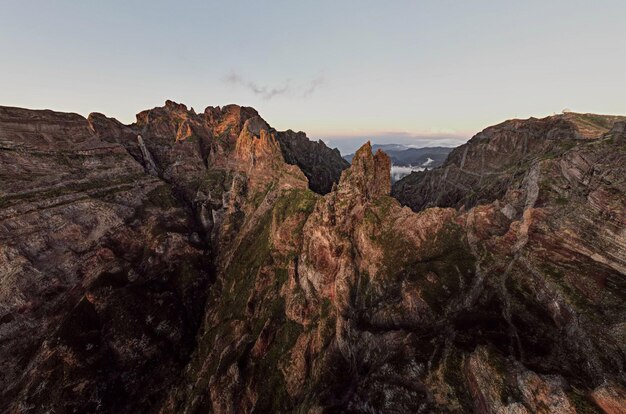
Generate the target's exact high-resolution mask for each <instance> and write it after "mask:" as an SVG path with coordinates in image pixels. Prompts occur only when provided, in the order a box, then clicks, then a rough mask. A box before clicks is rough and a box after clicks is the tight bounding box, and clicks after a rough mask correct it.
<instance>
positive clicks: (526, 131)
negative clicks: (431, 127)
mask: <svg viewBox="0 0 626 414" xmlns="http://www.w3.org/2000/svg"><path fill="white" fill-rule="evenodd" d="M624 120H626V117H616V116H606V115H592V114H576V113H565V114H563V115H555V116H551V117H548V118H543V119H535V118H531V119H528V120H518V119H514V120H510V121H506V122H503V123H502V124H499V125H495V126H492V127H489V128H487V129H485V130H484V131H482V132H480V133H479V134H477V135H476V136H475V137H473V138H472V139H471V140H470V141H468V142H467V143H466V144H464V145H461V146H460V147H458V148H456V149H455V150H454V151H452V153H450V155H449V156H448V158H447V159H446V161H445V162H444V163H443V165H442V166H441V167H439V168H436V169H434V170H429V171H423V172H414V173H412V174H410V175H409V176H407V177H404V178H403V179H401V180H399V181H398V182H397V183H396V184H395V185H394V190H393V195H394V197H396V198H397V199H398V200H399V201H400V202H401V203H402V204H403V205H407V206H409V207H411V208H412V209H413V210H415V211H419V210H421V209H424V208H426V207H434V206H439V207H465V208H469V207H473V206H475V205H477V204H486V203H490V202H492V201H494V200H496V199H498V198H500V197H502V196H503V195H504V194H505V193H506V191H507V189H508V188H509V187H510V186H512V185H518V184H519V181H520V179H521V178H522V177H523V176H524V174H525V172H526V171H527V170H528V168H529V166H530V164H531V163H532V162H533V161H534V160H535V159H537V158H544V159H548V158H554V157H557V156H560V155H561V154H563V153H565V152H566V151H567V150H569V149H571V148H572V147H574V146H576V145H577V144H578V143H580V142H584V141H585V140H592V139H597V138H599V137H601V136H602V134H605V133H607V132H608V131H609V130H610V129H611V128H612V126H613V124H614V123H615V122H617V121H624Z"/></svg>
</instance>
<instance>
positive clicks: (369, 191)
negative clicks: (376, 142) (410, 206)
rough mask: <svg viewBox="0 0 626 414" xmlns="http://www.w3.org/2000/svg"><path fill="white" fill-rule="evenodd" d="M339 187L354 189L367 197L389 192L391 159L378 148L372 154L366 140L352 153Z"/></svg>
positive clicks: (370, 145)
mask: <svg viewBox="0 0 626 414" xmlns="http://www.w3.org/2000/svg"><path fill="white" fill-rule="evenodd" d="M339 187H340V188H341V187H344V188H345V187H349V188H352V189H356V190H357V191H358V192H359V193H360V194H363V195H364V196H365V197H367V198H378V197H380V196H384V195H389V193H390V192H391V159H390V158H389V156H388V155H387V154H385V153H384V152H383V151H381V150H380V149H379V150H378V151H376V154H374V155H373V154H372V144H371V143H370V142H369V141H367V142H366V143H365V144H363V146H361V148H359V150H358V151H357V152H356V153H355V154H354V158H353V159H352V166H351V167H350V168H349V169H348V170H346V171H344V173H343V174H342V176H341V180H340V182H339Z"/></svg>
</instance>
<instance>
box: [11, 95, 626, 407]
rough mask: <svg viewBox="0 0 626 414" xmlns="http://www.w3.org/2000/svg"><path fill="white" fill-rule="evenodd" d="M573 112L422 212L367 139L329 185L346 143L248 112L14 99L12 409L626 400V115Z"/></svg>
mask: <svg viewBox="0 0 626 414" xmlns="http://www.w3.org/2000/svg"><path fill="white" fill-rule="evenodd" d="M565 118H566V117H561V118H557V119H554V118H549V119H548V120H530V121H511V122H513V124H512V125H508V126H507V127H506V128H503V126H502V125H501V126H496V127H493V128H492V129H488V130H490V131H491V132H490V133H488V134H486V133H483V134H482V135H480V134H479V136H480V137H481V138H480V139H478V140H477V139H476V138H474V139H473V140H472V141H473V142H470V144H471V145H470V144H468V145H469V146H470V149H468V150H467V151H466V152H467V154H466V155H465V156H463V154H461V158H462V159H464V161H463V166H462V167H461V168H462V169H466V168H469V166H479V165H485V164H484V163H485V162H486V161H483V159H487V160H489V162H490V163H497V161H495V160H493V157H491V156H487V155H492V154H493V153H494V151H495V152H498V149H497V148H498V146H501V145H503V144H502V143H503V142H505V143H508V145H510V146H511V148H535V147H534V146H539V147H540V146H541V145H543V144H541V143H540V142H539V141H541V139H544V140H548V139H549V140H552V141H550V142H551V145H554V146H556V147H559V148H561V147H563V150H562V151H560V152H558V153H556V152H555V153H553V154H551V155H550V156H547V157H546V156H541V155H537V154H539V153H540V151H536V150H534V149H533V150H532V151H531V150H528V151H526V152H524V154H531V153H532V154H535V155H533V156H528V157H526V158H524V160H523V162H522V163H520V165H519V166H518V167H517V169H516V175H515V179H509V180H508V181H507V182H508V184H507V186H506V187H505V188H504V189H502V190H499V189H498V185H500V184H497V185H496V184H494V185H491V186H489V187H484V188H485V189H486V192H485V195H484V196H479V197H478V198H476V197H474V198H472V197H473V196H470V194H469V191H468V193H462V192H459V193H454V194H452V193H450V194H448V193H445V194H448V195H447V196H446V197H443V196H442V197H439V195H441V194H444V193H443V192H442V191H437V192H436V191H434V190H433V191H431V192H430V193H427V194H426V195H424V196H423V197H424V199H423V201H422V203H424V205H438V204H443V203H442V201H441V200H446V202H447V203H448V204H449V206H445V207H443V206H442V207H434V208H428V209H424V210H423V211H419V212H417V213H416V212H413V211H412V210H411V209H409V208H407V207H402V206H401V204H400V203H399V202H398V201H396V200H395V199H394V198H392V197H390V195H389V194H390V191H391V183H390V177H389V168H390V159H389V157H388V156H387V155H386V154H384V153H382V152H377V153H376V154H372V151H371V146H370V145H369V144H366V145H365V146H363V147H362V148H361V149H360V150H359V151H358V152H357V153H356V154H355V157H354V159H353V162H352V166H351V167H350V168H348V169H346V170H344V171H343V172H342V173H341V178H340V180H339V182H338V184H336V185H333V186H332V188H331V191H330V192H328V193H327V194H319V193H322V192H325V191H322V190H321V189H323V188H325V187H324V185H326V184H325V183H327V182H329V181H328V180H327V178H330V177H334V176H332V175H328V176H327V177H326V176H325V175H324V174H323V173H319V176H320V177H322V179H321V180H320V181H318V182H317V184H312V181H309V180H308V179H307V177H308V174H314V175H315V176H316V177H317V176H318V175H317V174H318V173H311V172H312V171H331V170H332V171H336V170H339V167H338V166H339V163H327V162H325V161H323V160H322V159H321V158H316V157H308V156H306V154H303V153H302V152H300V151H296V150H294V151H293V152H290V146H289V145H286V144H285V139H291V138H290V136H291V135H293V134H292V133H291V132H287V133H280V132H277V131H275V130H273V129H272V128H271V127H270V126H269V125H268V124H267V123H266V122H265V121H263V120H262V119H261V118H260V117H258V114H257V113H256V112H255V111H254V110H252V109H251V108H245V107H237V106H228V107H224V108H211V107H209V108H207V110H206V111H205V112H204V113H203V114H200V115H198V114H195V113H194V112H193V111H190V110H187V108H186V107H184V106H182V105H178V104H174V103H172V102H168V103H167V104H166V106H165V107H163V108H155V109H153V110H150V111H145V112H142V113H140V114H139V115H138V120H137V123H136V124H133V125H130V126H125V125H122V124H120V123H119V122H117V121H115V120H113V119H110V118H106V117H104V116H103V115H99V114H92V115H90V117H89V119H88V120H85V119H84V118H81V117H79V116H77V115H71V114H58V113H53V112H46V111H44V112H41V111H26V110H17V109H13V108H2V110H1V111H0V144H1V148H0V157H1V158H0V162H1V164H2V168H1V169H0V174H2V181H0V182H1V183H2V184H1V185H0V191H2V193H0V195H1V197H2V198H1V199H0V240H1V241H2V243H0V276H1V279H0V294H2V298H1V300H0V303H1V304H2V307H1V308H0V311H1V312H2V313H1V314H0V335H1V336H0V338H1V340H0V363H1V364H2V367H3V369H2V371H1V372H2V374H1V375H2V377H0V380H1V381H2V384H1V385H2V387H0V389H2V390H4V391H3V392H2V394H1V396H0V409H1V410H2V411H7V412H16V413H17V412H51V411H54V412H122V413H124V412H128V413H131V412H132V413H134V412H161V413H170V412H171V413H173V412H186V413H201V412H213V413H240V412H256V413H265V412H300V413H322V412H354V413H357V412H425V413H426V412H478V413H507V412H508V413H534V412H540V413H568V412H569V413H575V412H578V413H587V412H606V413H619V412H624V410H625V409H626V390H625V388H624V385H625V384H626V373H625V372H624V364H625V363H626V349H625V347H624V344H625V343H626V306H625V305H624V303H625V302H624V300H625V299H626V297H625V293H624V292H626V283H625V282H624V280H625V279H624V277H625V276H626V232H625V231H624V229H625V228H626V179H625V178H624V177H626V175H625V174H624V173H625V171H624V169H625V166H626V130H625V129H626V128H625V124H624V123H623V122H621V123H620V122H614V121H616V120H610V122H609V121H607V123H606V124H603V126H602V130H601V131H599V130H593V128H592V127H588V128H587V129H582V127H575V125H574V124H575V123H574V122H573V121H570V120H567V119H565ZM594 119H596V120H597V118H594ZM603 119H604V118H603ZM552 123H556V126H551V125H552ZM609 124H610V125H609ZM503 125H506V123H505V124H503ZM572 125H574V126H572ZM593 125H596V124H593ZM502 129H504V130H505V131H506V133H501V132H500V131H501V130H502ZM488 130H486V131H488ZM527 131H531V132H532V134H535V135H532V134H531V135H532V137H534V138H530V136H531V135H529V134H530V133H529V132H527ZM551 131H553V132H551ZM554 131H556V132H554ZM581 131H582V132H581ZM590 131H591V132H590ZM594 131H595V132H594ZM594 134H595V135H594ZM139 136H141V138H140V137H139ZM525 137H527V138H525ZM583 137H586V138H584V139H583ZM593 137H595V138H593ZM301 138H302V136H300V138H298V139H292V141H294V142H297V141H301ZM533 139H535V140H536V141H538V142H537V143H535V142H534V141H533ZM518 141H521V142H518ZM524 142H525V143H524ZM478 143H479V144H480V146H477V147H476V148H474V146H475V144H478ZM302 145H303V146H309V145H317V144H302ZM546 145H547V144H546ZM494 148H495V149H494ZM463 151H464V152H465V150H463ZM484 151H492V152H490V153H488V154H484ZM320 152H321V153H326V152H327V151H326V150H324V149H320ZM453 155H454V154H452V155H451V158H453ZM511 157H512V156H511ZM511 159H513V158H511ZM449 161H450V160H449ZM505 165H506V163H505V162H504V161H502V164H501V166H502V167H503V166H505ZM335 168H336V169H335ZM472 168H478V167H472ZM449 170H454V168H453V167H450V168H449ZM307 171H308V173H307ZM435 171H437V170H435ZM458 171H459V170H458V166H457V173H458V174H457V176H459V177H462V176H463V174H464V173H459V172H458ZM483 171H486V170H483ZM433 174H441V172H438V173H435V172H434V171H433ZM451 177H452V176H451ZM472 177H474V176H472ZM330 181H335V180H334V179H333V180H330ZM496 181H497V180H496ZM433 182H434V181H433ZM478 182H479V183H482V181H480V179H479V180H478ZM494 182H495V181H494ZM314 185H315V186H316V187H315V189H317V190H319V193H316V192H314V191H312V190H311V188H314ZM446 188H447V187H446ZM468 188H469V186H468ZM482 188H483V187H478V189H482ZM470 189H471V188H470ZM491 189H493V191H492V190H491ZM496 190H497V191H496ZM417 193H418V194H422V192H421V191H419V192H417ZM429 197H432V198H429ZM478 200H481V201H484V202H481V204H480V205H478V204H477V202H478ZM460 205H463V206H466V208H465V209H455V208H451V206H460Z"/></svg>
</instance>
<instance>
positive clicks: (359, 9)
mask: <svg viewBox="0 0 626 414" xmlns="http://www.w3.org/2000/svg"><path fill="white" fill-rule="evenodd" d="M0 6H1V7H0V105H9V106H20V107H27V108H48V109H55V110H59V111H68V112H77V113H80V114H83V115H85V116H86V115H87V114H89V113H90V112H93V111H98V112H103V113H105V114H107V115H108V116H113V117H116V118H118V119H119V120H121V121H122V122H125V123H130V122H133V121H134V119H135V118H134V115H135V114H136V113H137V112H139V111H141V110H143V109H147V108H152V107H155V106H160V105H163V102H164V101H165V100H166V99H172V100H175V101H177V102H183V103H185V104H187V105H188V106H192V107H194V109H196V111H202V110H203V109H204V108H205V107H206V106H207V105H213V106H215V105H225V104H228V103H237V104H240V105H247V106H253V107H255V108H256V109H257V110H258V111H259V112H260V114H261V115H262V116H263V118H265V119H266V120H267V121H268V122H269V123H270V124H271V125H272V126H273V127H275V128H277V129H289V128H290V129H294V130H302V131H305V132H307V134H308V136H309V137H311V138H314V139H318V138H323V139H325V140H326V141H328V142H330V143H331V145H333V146H339V147H340V148H341V149H342V150H344V151H348V150H349V149H350V148H348V147H349V146H350V145H351V144H350V145H348V142H352V141H354V139H355V138H360V137H362V138H371V139H372V140H373V141H375V142H376V141H380V142H389V140H392V141H393V140H404V141H406V142H405V143H413V142H414V143H416V144H420V143H422V144H427V145H433V144H437V143H441V144H443V145H456V144H458V143H459V142H462V141H464V140H467V139H468V138H470V137H471V136H472V135H473V134H475V133H476V132H478V131H480V130H481V129H483V128H485V127H487V126H489V125H492V124H495V123H499V122H501V121H503V120H505V119H509V118H514V117H518V118H528V117H530V116H536V117H539V116H546V115H550V114H552V113H555V112H560V111H561V110H562V109H564V108H569V109H571V110H574V111H578V112H596V113H609V114H626V98H625V96H626V24H625V23H624V21H625V19H626V1H623V0H621V1H594V2H591V1H574V0H569V1H554V0H553V1H545V0H544V1H523V2H520V1H443V0H438V1H380V0H379V1H364V0H359V1H341V0H334V1H319V0H318V1H307V2H305V1H226V0H222V1H219V2H213V1H190V2H173V1H167V2H166V1H132V0H126V1H106V2H104V1H98V2H96V1H71V2H70V1H54V0H47V1H8V0H0ZM385 137H386V138H385Z"/></svg>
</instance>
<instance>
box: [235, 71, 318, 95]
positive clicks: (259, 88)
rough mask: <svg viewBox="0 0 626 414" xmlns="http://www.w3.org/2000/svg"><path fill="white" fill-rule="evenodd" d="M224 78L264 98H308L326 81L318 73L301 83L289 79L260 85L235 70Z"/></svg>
mask: <svg viewBox="0 0 626 414" xmlns="http://www.w3.org/2000/svg"><path fill="white" fill-rule="evenodd" d="M224 80H225V82H226V83H230V84H232V85H239V86H243V87H245V88H247V89H248V90H249V91H251V92H252V93H254V94H255V95H258V96H260V97H262V98H263V99H266V100H269V99H272V98H275V97H277V96H290V97H299V98H308V97H309V96H311V95H312V94H313V93H314V92H315V91H316V90H317V89H318V88H319V87H321V86H322V85H324V84H325V83H326V79H325V78H324V76H323V75H320V76H317V77H316V78H313V79H312V80H310V81H308V82H306V83H304V84H302V85H293V84H292V82H291V81H290V80H286V81H284V82H283V83H281V84H280V85H260V84H258V83H256V82H254V81H252V80H249V79H245V78H244V77H243V76H241V75H240V74H239V73H237V72H231V73H229V74H228V75H227V76H226V77H225V79H224Z"/></svg>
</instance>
